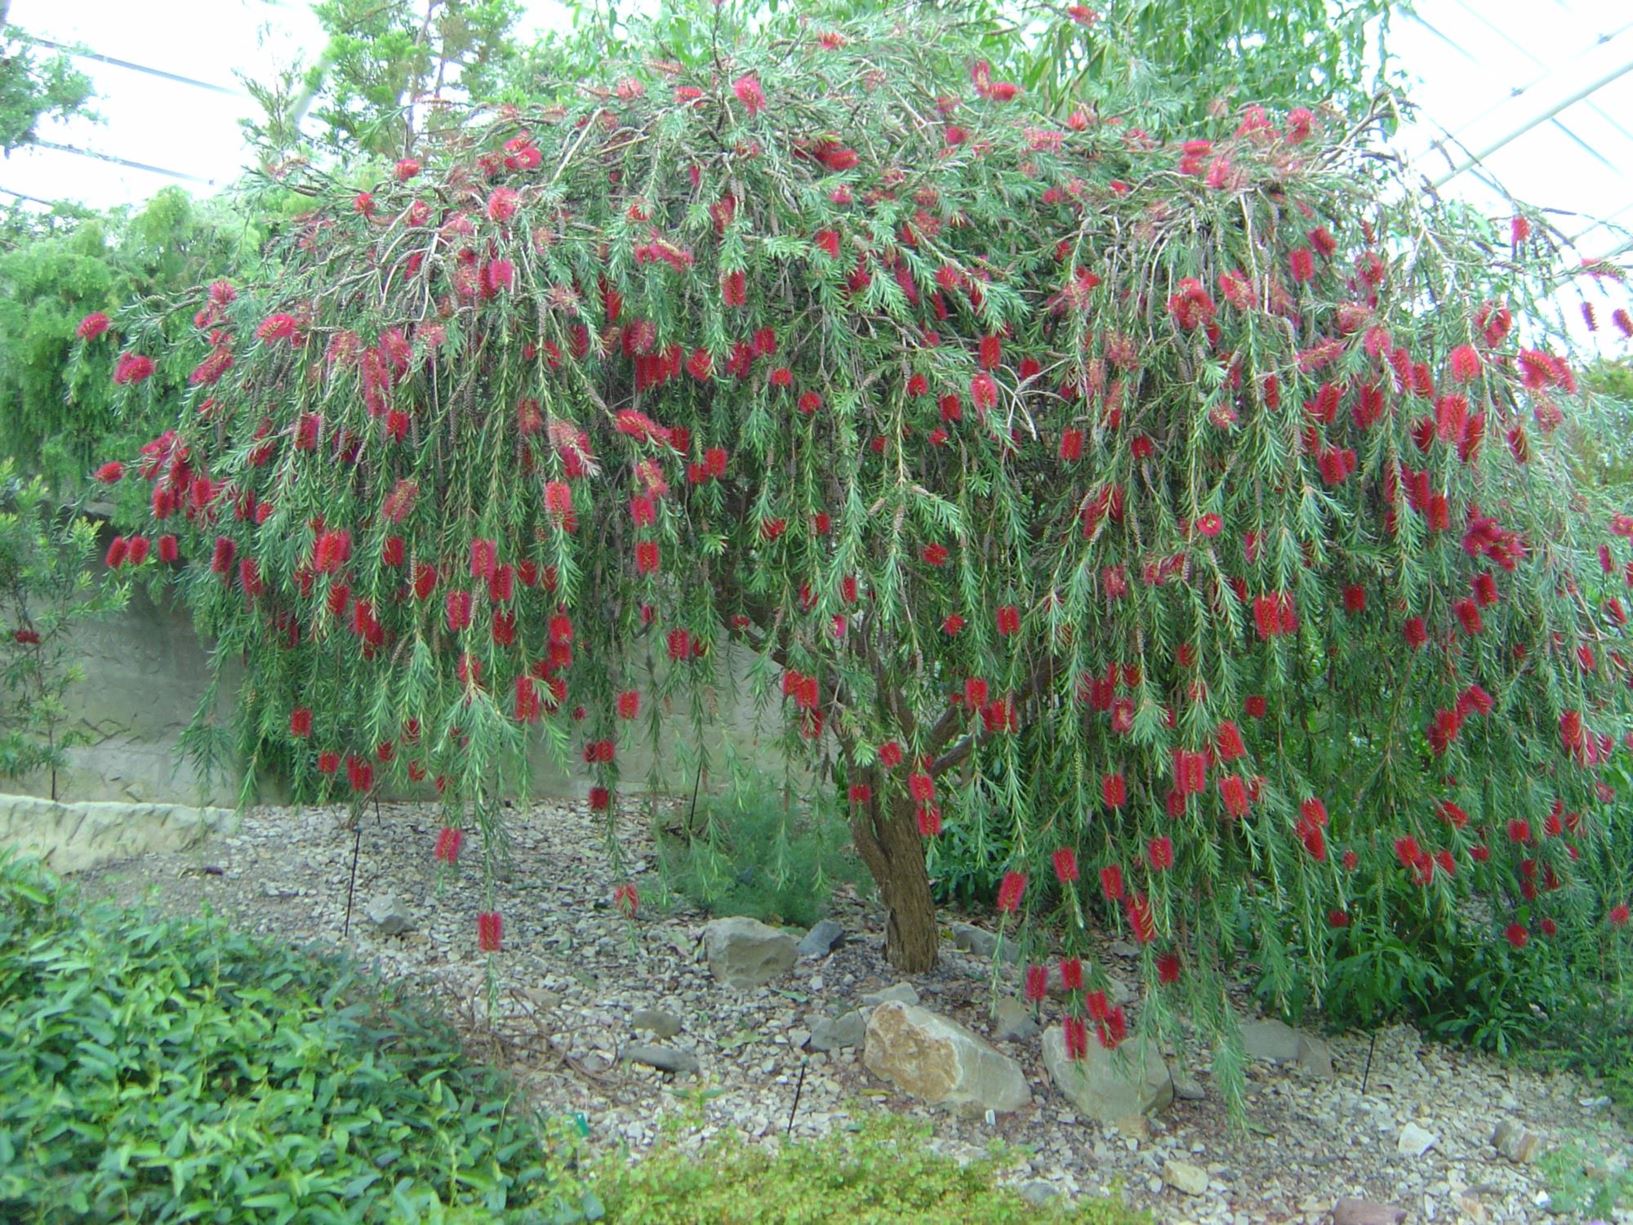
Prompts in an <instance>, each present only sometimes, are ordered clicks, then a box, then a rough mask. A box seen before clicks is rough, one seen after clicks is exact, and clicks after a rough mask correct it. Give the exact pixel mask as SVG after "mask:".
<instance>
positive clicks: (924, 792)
mask: <svg viewBox="0 0 1633 1225" xmlns="http://www.w3.org/2000/svg"><path fill="white" fill-rule="evenodd" d="M907 793H908V794H909V795H910V796H912V797H913V799H915V800H916V801H918V802H919V803H920V804H926V803H928V802H929V801H931V800H933V799H935V795H936V781H935V779H933V778H931V777H930V776H929V775H928V774H920V773H914V774H909V775H908V776H907Z"/></svg>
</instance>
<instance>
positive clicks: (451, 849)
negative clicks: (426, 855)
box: [434, 825, 465, 863]
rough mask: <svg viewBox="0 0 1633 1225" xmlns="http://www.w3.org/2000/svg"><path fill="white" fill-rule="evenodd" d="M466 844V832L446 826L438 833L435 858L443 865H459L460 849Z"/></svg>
mask: <svg viewBox="0 0 1633 1225" xmlns="http://www.w3.org/2000/svg"><path fill="white" fill-rule="evenodd" d="M464 842H465V831H464V830H462V829H457V828H455V827H454V826H452V825H444V826H443V827H442V829H441V830H440V831H438V833H437V849H436V851H435V854H434V857H435V858H436V859H437V860H438V861H439V862H441V863H458V862H459V848H460V847H461V846H462V845H463V844H464Z"/></svg>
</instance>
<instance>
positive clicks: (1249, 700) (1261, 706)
mask: <svg viewBox="0 0 1633 1225" xmlns="http://www.w3.org/2000/svg"><path fill="white" fill-rule="evenodd" d="M1268 711H1269V706H1268V704H1267V703H1266V702H1265V699H1264V697H1263V696H1262V695H1260V694H1249V695H1248V696H1247V697H1245V698H1243V699H1242V713H1243V714H1244V715H1246V716H1247V717H1248V718H1249V719H1262V718H1264V717H1265V715H1266V714H1267V713H1268Z"/></svg>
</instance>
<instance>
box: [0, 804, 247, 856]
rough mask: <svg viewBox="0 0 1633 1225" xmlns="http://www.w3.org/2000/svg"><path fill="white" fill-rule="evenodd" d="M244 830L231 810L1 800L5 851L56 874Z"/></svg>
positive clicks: (0, 838) (0, 840) (1, 836)
mask: <svg viewBox="0 0 1633 1225" xmlns="http://www.w3.org/2000/svg"><path fill="white" fill-rule="evenodd" d="M237 825H238V818H237V815H236V814H235V813H234V812H232V811H231V810H230V809H226V808H191V807H188V806H186V805H182V804H131V803H124V802H120V801H102V802H88V803H80V804H61V803H56V802H53V801H51V800H43V799H40V798H39V797H37V796H24V795H0V847H12V848H14V849H16V850H18V851H20V852H22V853H23V854H25V855H37V856H39V857H40V858H41V859H42V860H44V861H45V864H46V866H47V867H48V868H50V869H52V870H53V871H55V872H79V871H83V870H84V869H86V868H94V867H96V866H97V865H98V864H101V863H107V862H109V861H110V860H116V859H125V858H128V857H129V856H132V855H139V854H142V853H144V852H149V851H183V850H186V849H187V848H188V847H191V846H194V845H196V844H197V843H199V842H201V841H203V839H204V838H205V837H206V836H207V835H209V834H211V833H214V832H216V831H230V830H233V829H236V828H237Z"/></svg>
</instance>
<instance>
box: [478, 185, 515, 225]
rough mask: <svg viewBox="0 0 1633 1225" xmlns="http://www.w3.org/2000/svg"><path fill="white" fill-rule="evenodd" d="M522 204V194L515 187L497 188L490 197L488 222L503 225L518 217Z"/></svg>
mask: <svg viewBox="0 0 1633 1225" xmlns="http://www.w3.org/2000/svg"><path fill="white" fill-rule="evenodd" d="M521 202H522V197H521V193H520V192H518V191H517V190H516V189H515V188H514V187H495V188H494V189H493V191H492V192H491V193H490V194H489V196H488V207H487V213H488V220H489V221H491V222H493V223H494V224H496V225H503V224H504V223H505V222H507V221H509V220H510V219H511V218H512V217H514V216H515V215H516V210H517V208H518V207H520V205H521Z"/></svg>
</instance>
